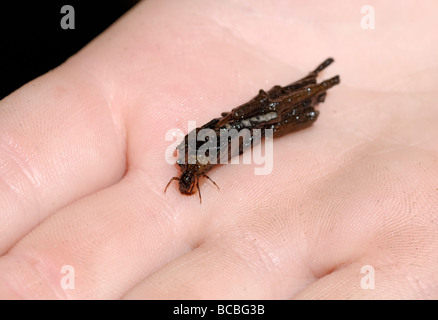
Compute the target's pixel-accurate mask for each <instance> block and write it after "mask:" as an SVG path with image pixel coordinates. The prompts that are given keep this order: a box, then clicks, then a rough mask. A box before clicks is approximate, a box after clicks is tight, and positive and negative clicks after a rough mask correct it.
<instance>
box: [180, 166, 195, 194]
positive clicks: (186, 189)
mask: <svg viewBox="0 0 438 320" xmlns="http://www.w3.org/2000/svg"><path fill="white" fill-rule="evenodd" d="M196 182H197V178H196V176H195V175H193V173H191V172H189V171H186V172H183V174H182V175H181V177H180V178H179V191H180V192H181V193H182V194H187V195H191V194H194V193H195V192H196V189H195V185H196Z"/></svg>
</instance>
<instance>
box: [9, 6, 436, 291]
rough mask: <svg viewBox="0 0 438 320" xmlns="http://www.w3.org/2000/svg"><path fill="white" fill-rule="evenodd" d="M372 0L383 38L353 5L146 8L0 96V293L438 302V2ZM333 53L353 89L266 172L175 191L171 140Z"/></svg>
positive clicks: (285, 140) (340, 89)
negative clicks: (368, 284) (174, 133)
mask: <svg viewBox="0 0 438 320" xmlns="http://www.w3.org/2000/svg"><path fill="white" fill-rule="evenodd" d="M372 5H373V6H374V8H375V13H376V28H375V30H363V29H362V28H361V27H360V19H361V18H362V16H363V15H362V14H361V13H360V6H358V5H356V4H351V3H350V2H345V1H335V2H331V3H330V5H322V3H321V2H312V1H307V2H306V3H305V4H303V3H302V2H295V1H280V0H278V1H269V2H267V1H251V3H245V2H239V1H221V2H218V1H188V0H187V1H163V0H159V1H154V0H149V1H145V2H142V3H140V4H139V5H137V6H136V7H135V8H134V9H133V10H132V11H131V12H130V13H128V14H127V15H125V16H124V17H123V18H121V19H120V21H118V22H117V23H116V24H115V25H113V26H112V27H111V28H109V30H107V31H105V32H104V33H103V34H102V35H101V36H99V37H98V38H97V39H95V40H94V41H93V42H92V43H91V44H89V45H88V46H87V47H86V48H84V49H83V50H82V51H81V52H80V53H78V54H77V55H75V56H73V57H72V58H71V59H69V60H68V61H67V62H66V63H64V64H63V65H62V66H60V67H59V68H57V69H55V70H54V71H52V72H49V73H48V74H46V75H44V76H42V77H40V78H38V79H36V80H34V81H32V82H30V83H29V84H27V85H26V86H24V87H23V88H21V89H19V90H18V91H16V92H14V93H13V94H11V95H10V96H9V97H7V98H5V99H4V100H2V101H1V102H0V150H1V151H0V208H1V211H0V252H1V254H2V256H1V258H0V297H1V298H31V299H32V298H43V299H44V298H78V299H81V298H104V299H116V298H132V299H136V298H148V299H151V298H164V299H172V298H185V299H198V298H219V299H233V298H238V299H251V298H256V299H284V298H341V299H342V298H436V297H437V296H438V294H437V292H436V284H437V279H436V269H437V266H438V264H437V261H438V260H437V253H438V250H437V244H438V242H437V234H438V232H437V221H438V220H437V214H438V210H437V209H438V190H437V188H438V182H437V177H438V163H437V159H438V154H437V153H438V147H437V144H436V137H437V135H438V128H437V126H436V123H435V122H436V121H435V119H436V118H437V116H438V109H437V108H436V107H434V101H435V100H436V98H437V97H436V96H437V94H436V93H435V92H434V89H435V88H434V84H435V83H436V79H435V78H436V75H435V74H434V72H433V68H434V65H435V63H436V62H435V60H436V56H435V54H434V52H436V51H437V48H436V47H437V41H435V40H434V39H431V38H428V37H424V36H422V35H424V34H427V32H428V31H429V30H435V29H436V27H435V28H433V25H435V26H436V25H437V22H436V19H435V17H434V16H433V14H432V12H435V10H433V9H435V8H431V7H432V6H435V4H431V3H428V4H427V5H426V4H418V3H415V4H414V3H411V4H405V5H404V6H403V7H398V8H394V7H393V4H382V3H376V4H372ZM328 56H333V57H334V58H335V61H336V62H335V63H334V64H333V66H330V68H328V69H327V70H325V71H324V72H323V73H322V74H321V75H320V76H319V77H318V81H321V80H322V79H326V78H328V77H330V76H333V75H335V74H339V75H340V77H341V84H340V85H339V86H336V87H335V88H333V89H331V90H330V91H329V92H328V94H327V99H326V101H325V103H323V104H320V105H319V106H318V109H319V110H320V112H321V113H320V117H319V119H318V121H317V122H316V123H315V125H314V126H312V127H311V128H309V129H306V130H303V131H299V132H296V133H293V134H290V135H286V136H284V137H281V138H279V139H276V140H275V141H274V167H273V171H272V173H270V174H269V175H266V176H256V175H254V167H255V166H256V165H243V164H240V165H224V166H220V167H217V168H215V169H213V170H212V171H211V173H209V176H210V177H211V178H212V179H213V180H214V181H215V182H216V183H217V184H218V185H219V186H220V189H221V190H220V191H218V190H217V189H216V188H215V187H214V185H212V184H211V183H210V182H209V181H208V180H205V181H204V180H201V191H202V196H203V202H202V205H200V204H199V199H198V197H197V195H194V196H190V197H188V196H183V195H181V194H180V193H179V192H178V189H177V186H176V184H175V185H171V186H170V187H169V189H168V190H167V194H164V193H163V189H164V187H165V185H166V183H167V182H168V180H169V179H170V178H171V177H172V176H175V175H177V174H179V171H178V169H177V166H171V165H168V164H167V163H166V161H165V159H164V153H165V149H166V148H167V147H168V145H169V144H170V142H168V141H165V139H164V137H165V133H166V132H167V131H168V130H169V129H172V128H180V129H182V130H187V121H190V120H196V122H197V124H198V125H202V124H204V123H206V122H207V121H209V120H211V119H212V118H214V117H218V116H219V115H220V113H221V112H224V111H230V110H231V109H232V108H233V107H235V106H237V105H239V104H241V103H243V102H246V101H247V100H249V99H250V98H251V97H253V96H254V95H255V94H256V93H257V92H258V89H260V88H262V89H265V90H266V89H269V88H271V87H272V86H273V85H276V84H279V85H285V84H288V83H290V82H292V81H295V80H298V79H299V78H301V77H303V76H305V75H306V74H307V73H308V72H309V71H310V70H312V69H313V68H314V67H315V66H316V65H317V64H318V63H319V62H321V61H322V60H324V59H325V58H326V57H328ZM63 266H71V267H72V268H73V269H72V270H74V289H68V288H67V289H66V288H65V287H63V285H62V281H63V280H62V279H63V277H65V276H66V274H64V273H61V269H62V267H63ZM364 266H371V267H372V268H373V269H374V275H375V288H374V289H373V290H366V289H364V288H363V287H361V281H362V280H363V279H364V276H372V275H370V274H364V273H361V271H363V267H364ZM367 270H369V269H367ZM70 275H72V274H70ZM70 284H71V283H70Z"/></svg>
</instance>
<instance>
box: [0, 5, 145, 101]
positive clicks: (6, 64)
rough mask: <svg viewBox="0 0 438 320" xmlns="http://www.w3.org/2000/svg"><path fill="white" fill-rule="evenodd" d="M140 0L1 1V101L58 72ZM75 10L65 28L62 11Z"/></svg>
mask: <svg viewBox="0 0 438 320" xmlns="http://www.w3.org/2000/svg"><path fill="white" fill-rule="evenodd" d="M137 2H138V0H114V1H108V0H107V1H102V0H81V1H78V0H76V1H71V0H57V1H55V0H52V1H47V0H34V1H13V0H12V1H6V0H2V1H1V2H0V99H2V98H4V97H5V96H6V95H8V94H10V93H11V92H12V91H14V90H16V89H18V88H19V87H20V86H22V85H23V84H25V83H27V82H29V81H30V80H32V79H34V78H36V77H38V76H39V75H41V74H44V73H46V72H47V71H49V70H51V69H53V68H55V67H56V66H58V65H60V64H61V63H62V62H64V61H65V60H66V59H67V58H68V57H70V56H71V55H73V54H74V53H75V52H77V51H79V50H80V49H81V48H82V47H83V46H85V45H86V44H87V43H88V42H90V40H92V39H93V38H95V37H96V36H97V35H98V34H99V33H101V32H102V31H103V30H105V29H106V28H107V27H108V26H109V25H111V24H112V23H113V22H114V21H116V20H117V19H118V18H119V17H120V16H121V15H123V14H124V13H125V12H126V11H128V10H129V9H130V8H131V7H132V6H134V5H135V4H136V3H137ZM64 5H71V6H73V8H74V10H75V29H73V30H71V29H67V30H64V29H62V28H61V25H60V22H61V19H62V17H63V16H64V14H62V13H61V8H62V6H64Z"/></svg>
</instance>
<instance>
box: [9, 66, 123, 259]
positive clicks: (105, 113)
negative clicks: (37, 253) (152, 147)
mask: <svg viewBox="0 0 438 320" xmlns="http://www.w3.org/2000/svg"><path fill="white" fill-rule="evenodd" d="M79 93H80V94H79ZM123 150H124V144H123V140H122V139H121V131H120V128H119V129H116V127H115V124H114V119H113V114H112V112H111V110H110V108H109V106H108V103H107V101H105V98H104V97H103V95H102V93H101V92H99V89H98V88H96V86H95V85H94V83H93V82H92V81H87V80H86V79H84V77H82V76H80V75H78V74H77V73H76V71H71V69H69V68H67V67H63V68H61V69H59V70H57V71H54V72H51V73H49V74H47V75H45V76H43V77H41V78H39V79H37V80H35V81H33V82H31V83H29V84H27V85H26V86H24V87H23V88H21V89H20V90H18V91H17V92H15V93H13V94H12V95H10V96H9V97H7V98H6V99H4V100H2V101H1V103H0V195H1V196H0V208H1V210H0V234H1V238H0V240H1V241H0V253H2V252H5V251H6V250H8V248H9V247H10V246H11V245H12V244H13V243H14V242H16V241H17V239H19V238H20V237H21V236H22V235H23V234H25V233H26V232H28V231H29V230H30V229H31V228H32V227H34V226H35V225H37V224H38V223H39V222H41V221H42V220H43V219H44V218H45V217H47V216H48V215H49V214H50V213H52V212H54V211H55V210H57V209H59V208H61V207H63V206H65V205H66V204H68V203H69V202H71V201H73V200H75V199H78V198H80V197H81V196H84V195H86V194H88V193H90V192H93V191H95V190H98V189H100V188H102V187H104V186H107V185H109V184H111V183H114V182H115V181H117V180H118V179H119V178H120V177H121V176H122V175H123V172H124V152H123Z"/></svg>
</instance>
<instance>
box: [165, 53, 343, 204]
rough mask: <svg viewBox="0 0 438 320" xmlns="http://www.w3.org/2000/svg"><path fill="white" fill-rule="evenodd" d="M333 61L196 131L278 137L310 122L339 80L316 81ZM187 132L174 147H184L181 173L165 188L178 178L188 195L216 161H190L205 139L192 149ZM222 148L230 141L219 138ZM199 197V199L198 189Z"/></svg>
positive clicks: (218, 147) (256, 98)
mask: <svg viewBox="0 0 438 320" xmlns="http://www.w3.org/2000/svg"><path fill="white" fill-rule="evenodd" d="M333 61H334V60H333V59H332V58H329V59H327V60H325V61H324V62H323V63H322V64H320V65H319V66H318V67H317V68H316V69H315V70H314V71H312V72H310V73H309V75H308V76H306V77H304V78H302V79H300V80H298V81H296V82H294V83H292V84H290V85H287V86H284V87H281V86H274V87H273V88H271V89H270V90H269V91H267V92H265V91H263V90H260V91H259V93H258V95H257V96H255V97H254V98H253V99H251V100H250V101H249V102H247V103H245V104H242V105H240V106H238V107H236V108H234V109H233V110H231V112H225V113H222V114H221V117H220V118H215V119H213V120H211V121H210V122H208V123H206V124H205V125H203V126H202V127H200V128H196V134H198V132H199V131H200V130H202V129H211V130H213V131H214V132H216V133H217V136H219V135H220V131H221V130H231V129H236V130H237V131H239V130H242V129H248V130H249V132H250V134H251V136H252V132H253V130H254V129H262V132H263V131H264V129H272V130H273V135H274V137H279V136H282V135H285V134H287V133H289V132H293V131H297V130H300V129H303V128H307V127H309V126H311V125H312V124H313V123H314V122H315V121H316V119H317V118H318V115H319V111H318V110H315V106H316V105H318V104H319V103H320V102H324V99H325V96H326V94H327V90H328V89H330V88H331V87H333V86H335V85H337V84H339V82H340V78H339V76H335V77H333V78H331V79H328V80H325V81H323V82H321V83H316V77H317V75H318V73H319V72H321V71H322V70H323V69H325V68H326V67H327V66H328V65H330V64H331V63H332V62H333ZM190 134H192V135H193V134H194V132H192V133H189V134H188V135H186V136H185V138H184V141H183V142H182V143H181V144H180V145H179V146H178V147H177V149H179V150H180V151H184V158H183V159H180V160H178V161H177V163H178V165H179V166H180V169H181V176H180V177H173V178H172V179H171V180H170V181H169V183H168V184H167V186H166V189H165V191H166V190H167V187H168V186H169V184H170V183H171V182H172V181H173V180H177V181H179V190H180V192H181V193H182V194H186V195H191V194H194V193H195V192H196V189H197V190H198V191H199V178H200V177H206V178H208V179H210V178H209V177H208V176H207V175H206V173H207V172H208V171H210V170H211V168H213V167H214V166H215V163H217V162H215V163H210V162H207V163H201V162H200V161H198V159H192V160H194V161H191V162H190V161H189V160H190V159H189V157H191V154H195V155H196V151H197V150H198V149H199V148H200V147H201V145H202V144H203V143H205V141H204V142H200V141H197V142H196V150H191V148H193V146H192V147H191V145H190V143H189V136H190ZM190 137H192V136H190ZM195 139H196V137H195ZM246 147H247V146H246ZM246 147H245V146H243V145H242V143H241V145H240V146H239V150H238V152H239V154H241V153H243V152H244V150H245V149H246ZM225 148H227V151H229V150H230V149H229V148H230V144H224V143H222V144H221V143H220V142H219V140H218V143H217V148H216V149H217V157H218V159H219V158H220V157H221V151H222V152H223V150H224V149H225ZM227 154H228V157H231V156H232V152H228V153H227ZM210 180H211V179H210ZM213 183H214V182H213ZM215 185H216V184H215ZM195 186H196V189H195ZM199 199H200V200H201V193H200V191H199Z"/></svg>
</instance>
